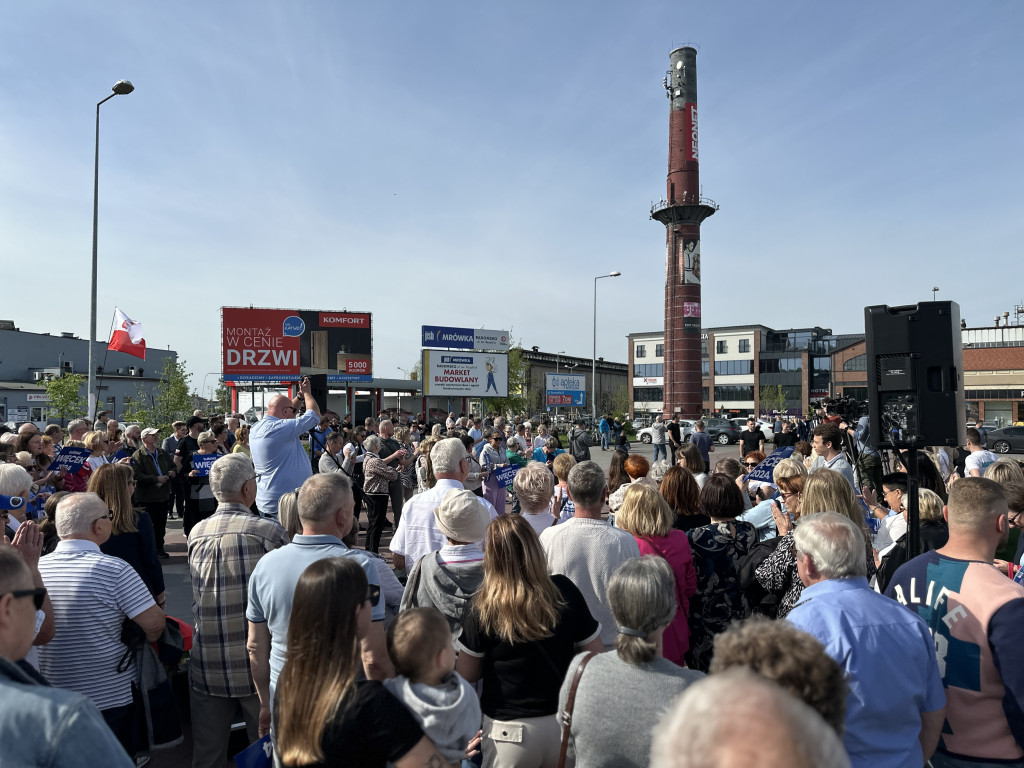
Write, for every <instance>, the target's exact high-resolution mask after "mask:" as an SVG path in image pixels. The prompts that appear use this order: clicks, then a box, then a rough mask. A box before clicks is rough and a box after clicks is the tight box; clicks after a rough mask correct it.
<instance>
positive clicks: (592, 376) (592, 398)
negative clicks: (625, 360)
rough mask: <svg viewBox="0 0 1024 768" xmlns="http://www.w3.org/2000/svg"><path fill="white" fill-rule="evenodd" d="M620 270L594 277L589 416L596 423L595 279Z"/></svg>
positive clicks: (614, 273)
mask: <svg viewBox="0 0 1024 768" xmlns="http://www.w3.org/2000/svg"><path fill="white" fill-rule="evenodd" d="M621 274H622V273H621V272H609V273H608V274H607V275H598V276H597V277H595V278H594V354H593V356H592V357H591V359H590V417H591V418H592V419H593V424H596V423H597V281H598V280H600V279H601V278H603V277H618V276H619V275H621Z"/></svg>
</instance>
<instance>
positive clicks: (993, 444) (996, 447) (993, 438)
mask: <svg viewBox="0 0 1024 768" xmlns="http://www.w3.org/2000/svg"><path fill="white" fill-rule="evenodd" d="M988 447H989V450H991V451H995V452H996V453H1010V452H1011V451H1014V452H1016V451H1024V427H1003V428H1002V429H990V430H989V431H988Z"/></svg>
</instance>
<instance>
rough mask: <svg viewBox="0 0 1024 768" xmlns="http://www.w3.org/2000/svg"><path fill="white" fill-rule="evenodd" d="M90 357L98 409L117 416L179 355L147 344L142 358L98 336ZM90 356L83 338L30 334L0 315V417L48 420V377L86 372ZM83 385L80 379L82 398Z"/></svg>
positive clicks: (86, 342)
mask: <svg viewBox="0 0 1024 768" xmlns="http://www.w3.org/2000/svg"><path fill="white" fill-rule="evenodd" d="M93 358H94V359H95V360H98V361H99V363H98V364H97V370H96V373H97V390H98V394H97V409H98V410H101V411H108V412H109V413H110V415H111V416H112V417H113V418H118V417H119V416H120V415H121V413H122V412H123V411H124V409H125V407H126V406H127V405H128V403H130V402H131V399H132V398H133V397H137V396H138V395H139V392H140V390H141V391H142V392H149V391H150V390H151V389H152V388H153V387H155V386H156V385H157V384H159V382H160V376H159V374H160V371H161V370H163V367H164V361H165V360H166V359H167V358H171V359H177V353H176V352H173V351H171V350H161V349H152V348H150V349H147V350H146V359H145V360H140V359H139V358H137V357H134V356H132V355H128V354H125V353H124V352H110V351H108V350H107V342H106V341H102V342H96V345H95V346H94V347H93ZM88 360H89V341H88V340H87V339H80V338H79V337H78V336H75V335H74V334H72V333H61V334H59V335H56V336H53V335H51V334H49V333H31V332H28V331H22V330H19V329H18V328H17V327H15V325H14V323H13V322H11V321H10V320H0V422H22V421H31V422H34V423H35V424H37V425H39V426H43V425H44V424H46V423H47V419H48V418H49V405H48V403H49V400H48V398H47V396H46V380H47V379H48V378H52V377H54V376H62V375H64V374H70V373H78V374H81V375H82V376H87V375H88ZM85 389H86V385H85V384H84V383H83V384H82V388H81V394H82V399H83V400H84V399H85V397H86V392H85ZM81 415H83V416H84V415H85V414H84V413H83V414H81ZM53 421H56V419H53Z"/></svg>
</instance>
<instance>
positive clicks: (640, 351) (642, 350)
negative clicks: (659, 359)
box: [633, 344, 647, 357]
mask: <svg viewBox="0 0 1024 768" xmlns="http://www.w3.org/2000/svg"><path fill="white" fill-rule="evenodd" d="M633 354H634V355H635V356H636V357H647V346H646V345H645V344H637V345H636V352H634V353H633Z"/></svg>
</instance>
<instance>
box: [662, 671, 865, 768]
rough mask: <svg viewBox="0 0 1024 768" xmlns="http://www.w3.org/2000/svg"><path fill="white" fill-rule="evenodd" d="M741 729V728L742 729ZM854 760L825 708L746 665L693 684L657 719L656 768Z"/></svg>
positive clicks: (798, 767)
mask: <svg viewBox="0 0 1024 768" xmlns="http://www.w3.org/2000/svg"><path fill="white" fill-rule="evenodd" d="M737 729H738V730H737ZM741 765H742V766H748V765H749V766H755V765H756V766H758V768H849V766H850V759H849V758H848V757H847V755H846V751H845V750H844V749H843V745H842V742H840V740H839V737H838V736H837V735H836V732H835V731H834V730H832V727H831V726H830V725H828V723H826V722H825V721H824V720H823V719H822V717H821V715H819V714H818V713H817V712H815V711H814V710H813V709H811V708H810V707H809V706H807V705H806V704H804V703H803V702H802V701H798V700H797V699H796V698H794V697H793V696H791V695H790V694H788V693H786V692H785V691H784V690H782V689H781V688H780V687H779V686H777V685H776V684H775V683H773V682H770V681H769V680H766V679H765V678H763V677H761V676H760V675H757V674H755V673H754V672H751V671H750V670H748V669H742V668H738V667H737V668H734V669H729V670H727V671H725V672H722V673H721V674H717V675H711V676H710V677H707V678H705V679H703V680H700V681H698V682H696V683H694V684H692V685H691V686H690V687H689V688H687V689H686V690H685V691H684V692H683V694H682V695H681V696H680V697H679V698H678V699H676V702H675V704H673V705H672V708H671V709H670V710H669V712H668V713H667V714H666V715H665V716H664V717H663V718H662V719H661V722H659V723H658V724H657V725H656V726H655V727H654V733H653V739H652V743H651V761H650V766H651V768H733V766H741Z"/></svg>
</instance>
